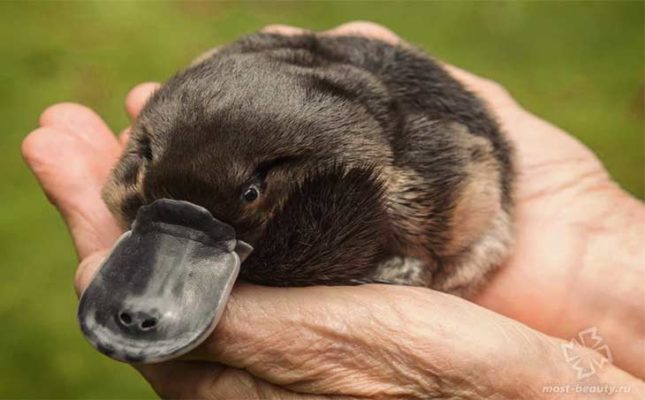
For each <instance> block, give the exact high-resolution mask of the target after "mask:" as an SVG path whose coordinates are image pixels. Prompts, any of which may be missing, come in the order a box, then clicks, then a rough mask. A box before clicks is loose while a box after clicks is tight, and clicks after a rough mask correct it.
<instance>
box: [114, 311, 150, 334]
mask: <svg viewBox="0 0 645 400" xmlns="http://www.w3.org/2000/svg"><path fill="white" fill-rule="evenodd" d="M117 320H118V323H119V324H120V325H121V326H123V327H124V328H127V330H128V331H132V330H134V331H135V332H136V331H139V332H144V331H151V330H153V329H155V328H157V327H158V325H159V316H158V315H157V313H156V312H145V311H139V310H128V309H126V310H122V311H120V312H119V314H118V315H117Z"/></svg>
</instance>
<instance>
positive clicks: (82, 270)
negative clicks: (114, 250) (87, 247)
mask: <svg viewBox="0 0 645 400" xmlns="http://www.w3.org/2000/svg"><path fill="white" fill-rule="evenodd" d="M109 253H110V250H108V249H106V250H99V251H97V252H95V253H92V254H90V255H88V256H87V257H85V258H83V260H82V261H81V263H80V264H79V265H78V268H77V269H76V275H75V276H74V290H76V295H77V296H79V297H80V296H81V294H82V293H83V292H84V291H85V289H87V287H88V286H89V285H90V282H92V279H94V276H95V275H96V273H97V272H98V270H99V268H100V267H101V265H102V264H103V261H104V260H105V258H106V257H107V256H108V254H109Z"/></svg>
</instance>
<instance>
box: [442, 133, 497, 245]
mask: <svg viewBox="0 0 645 400" xmlns="http://www.w3.org/2000/svg"><path fill="white" fill-rule="evenodd" d="M457 132H460V135H463V136H464V137H463V139H462V142H463V143H464V144H465V145H466V148H467V151H468V152H477V153H478V154H479V159H478V160H476V161H473V162H471V163H470V164H469V165H468V166H467V167H466V168H467V175H468V180H467V181H466V182H465V183H464V184H463V186H462V188H461V191H460V193H459V195H458V196H457V197H458V200H457V203H456V205H455V208H454V213H453V217H452V224H451V225H452V228H451V232H450V235H449V237H450V238H451V239H450V242H449V243H447V245H446V249H445V254H458V253H459V252H461V251H463V250H464V249H465V248H467V247H468V246H470V245H471V244H472V243H473V242H474V241H476V240H477V239H478V238H479V237H481V236H482V235H483V234H484V233H485V232H486V230H487V229H490V225H491V221H492V219H493V218H494V217H495V216H496V215H497V214H498V213H499V212H500V210H501V207H502V206H501V201H502V194H501V187H500V185H501V182H500V171H499V165H498V162H497V160H496V159H495V158H494V156H493V154H492V151H493V148H492V145H491V143H490V142H489V141H488V140H486V139H484V138H482V137H479V136H474V135H472V134H469V133H467V132H463V131H461V130H459V131H457Z"/></svg>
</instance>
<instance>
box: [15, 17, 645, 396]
mask: <svg viewBox="0 0 645 400" xmlns="http://www.w3.org/2000/svg"><path fill="white" fill-rule="evenodd" d="M355 26H356V24H351V25H349V26H347V27H342V28H340V29H339V31H341V30H347V29H346V28H350V27H355ZM350 30H351V29H350ZM383 32H385V33H388V32H387V31H384V30H383V29H382V28H379V29H377V30H376V31H375V33H376V34H379V33H383ZM372 33H374V30H372ZM390 35H391V34H390ZM451 72H452V73H453V74H455V75H457V76H459V78H460V80H461V81H462V82H465V83H468V84H470V85H472V86H471V87H472V88H473V89H474V90H476V91H478V92H479V93H480V94H482V95H483V96H485V97H486V99H487V101H488V102H489V104H490V105H491V106H492V107H493V108H494V109H495V111H496V113H497V115H498V117H499V118H500V120H501V121H502V122H503V124H504V125H505V127H506V130H507V131H508V132H509V133H510V135H511V136H512V137H513V139H514V142H515V143H516V144H517V146H518V150H519V153H520V156H521V157H520V158H519V160H520V161H521V163H520V167H521V168H520V170H521V172H522V173H523V176H524V179H523V180H521V181H520V185H519V186H518V189H519V196H518V197H519V198H520V200H521V201H520V203H519V209H518V215H519V216H520V219H519V222H520V224H519V229H518V232H519V235H518V237H517V239H518V246H517V247H515V249H516V250H515V252H514V255H513V258H512V259H511V262H510V263H509V264H507V265H505V267H504V269H502V270H501V271H500V273H499V274H497V275H496V276H495V278H494V279H493V281H492V282H491V283H490V284H489V285H486V287H484V290H483V291H482V292H480V295H479V296H478V297H477V298H476V301H477V302H478V303H480V304H483V305H485V306H486V307H489V308H491V309H493V310H496V311H500V312H503V313H505V314H507V315H511V316H512V317H514V318H516V319H519V320H521V321H523V322H525V323H528V324H530V325H533V326H537V327H540V329H542V330H543V331H545V332H546V333H550V334H553V335H558V336H560V335H561V336H562V337H564V338H568V337H571V336H573V335H575V333H576V332H577V331H579V330H581V329H584V328H586V327H588V326H591V325H594V326H598V327H599V330H600V331H601V332H602V331H605V332H608V335H609V336H606V339H608V340H611V341H612V343H614V345H613V346H612V351H613V352H614V354H615V357H616V362H618V363H619V365H622V366H623V367H624V368H628V369H630V370H631V371H632V372H633V373H638V369H637V367H638V363H639V360H642V357H641V355H639V354H638V352H635V351H634V349H633V348H631V347H629V346H628V344H629V343H630V342H628V341H624V340H623V339H624V338H625V337H626V336H625V335H627V336H628V335H629V332H628V331H626V330H625V329H623V330H615V329H611V327H612V321H613V319H612V315H614V313H611V312H610V313H607V312H606V311H602V310H608V309H607V308H604V307H599V305H600V304H604V303H608V304H609V303H611V302H612V301H615V300H616V299H617V298H620V291H621V288H624V286H621V287H613V288H612V292H611V296H609V297H607V296H604V295H603V293H605V292H603V291H598V290H592V289H593V288H599V287H604V285H602V284H600V282H598V280H601V281H604V280H605V279H606V276H608V275H607V274H602V273H601V274H596V273H594V274H592V275H588V274H586V271H599V268H601V267H602V265H603V264H602V262H601V263H600V264H598V263H597V261H602V260H603V258H602V252H601V253H594V254H593V256H592V255H591V254H590V255H589V257H585V258H584V260H585V261H586V262H585V265H586V267H585V268H584V269H577V267H578V266H582V263H576V262H570V261H571V260H572V259H582V257H581V256H582V255H580V254H578V255H576V254H574V253H573V251H575V250H580V249H582V248H583V247H580V246H574V247H569V246H568V244H569V243H571V240H573V239H574V238H575V240H576V243H578V242H577V240H579V239H580V237H579V236H578V235H577V234H575V232H578V231H577V230H576V231H572V230H571V228H572V227H573V226H572V225H571V224H575V226H577V227H580V226H583V225H585V224H588V223H590V222H591V221H593V220H594V218H596V216H597V215H599V214H603V213H605V212H606V211H607V208H603V207H602V205H603V204H605V205H606V206H607V207H609V208H611V209H614V208H615V207H618V208H619V209H621V210H628V209H631V210H633V211H634V212H636V211H638V210H641V212H642V208H641V207H640V205H638V204H637V203H635V202H633V201H632V200H630V198H629V197H627V196H625V194H624V193H622V192H620V191H616V190H615V187H613V186H610V185H606V186H603V187H604V188H606V189H607V190H599V189H598V190H595V191H594V192H593V193H587V194H583V192H582V191H580V190H575V189H576V188H578V189H580V187H579V186H578V182H587V181H586V180H582V179H577V177H580V176H581V174H583V175H584V176H589V168H591V167H594V168H596V169H597V170H598V172H602V171H604V170H603V169H602V166H601V165H600V164H599V163H598V162H597V160H596V159H595V158H594V157H593V156H592V155H591V154H590V153H589V152H588V150H586V149H585V148H584V147H582V146H580V144H579V143H577V142H575V141H573V140H571V139H570V138H569V137H568V136H567V135H566V134H564V133H563V132H562V131H559V130H557V129H555V128H553V127H552V126H550V125H548V124H546V123H544V121H541V120H539V119H537V118H535V117H533V116H531V115H530V114H528V113H526V112H525V111H523V110H522V109H521V108H519V107H517V105H516V104H514V103H513V101H512V99H510V97H508V95H507V94H505V93H503V92H502V91H501V90H499V89H498V87H497V86H496V85H494V84H491V83H490V82H486V81H484V80H481V79H479V78H476V77H473V76H471V75H469V74H466V73H463V72H459V71H455V70H454V69H451ZM141 92H142V90H138V91H136V92H134V94H133V95H132V96H130V101H129V110H130V112H131V113H136V112H137V110H138V109H139V107H140V103H139V102H140V101H143V97H142V93H141ZM41 124H42V126H43V127H42V128H40V129H38V130H37V131H35V132H34V133H32V134H31V135H30V136H29V137H28V138H27V140H26V141H25V144H24V147H23V150H24V154H25V157H26V158H27V160H28V162H29V164H30V166H31V167H32V169H33V170H34V172H35V173H36V175H37V177H38V178H39V180H40V182H41V184H42V185H43V188H44V189H45V191H46V192H47V193H48V196H49V198H50V199H51V200H52V201H53V202H54V203H55V204H56V205H57V206H58V208H59V210H60V211H61V213H62V214H63V216H64V217H65V219H66V221H67V222H68V225H69V227H70V230H71V232H72V234H73V237H74V240H75V244H76V246H77V250H78V253H79V256H80V257H81V259H82V260H83V262H82V263H81V267H80V268H79V273H78V275H77V284H78V286H77V288H78V290H79V291H80V290H83V289H84V288H85V287H86V286H87V284H88V283H89V281H90V279H91V277H92V275H93V273H94V271H96V268H97V267H98V265H99V264H100V260H101V259H102V258H103V257H104V256H105V253H103V252H97V251H98V250H101V249H105V248H106V247H108V246H110V244H111V243H113V241H114V240H115V239H116V237H117V236H118V235H119V233H118V229H117V227H116V225H115V223H114V220H113V218H112V217H111V216H110V214H109V213H108V212H107V210H106V209H105V207H104V206H103V205H102V202H101V201H100V197H99V191H98V189H99V187H100V185H101V184H102V182H103V181H104V179H105V176H106V174H107V173H108V171H109V168H110V167H111V166H112V163H113V160H114V157H115V155H117V154H118V153H120V152H121V151H122V148H121V146H120V145H119V144H118V143H117V142H116V140H114V139H113V138H112V136H111V134H110V132H109V130H108V129H107V128H106V127H105V125H104V124H103V123H102V121H101V120H100V119H99V118H98V117H97V116H96V115H95V114H93V113H91V112H90V111H89V110H87V109H85V108H82V107H79V106H75V105H69V104H63V105H58V106H55V107H52V108H51V109H49V110H48V111H47V112H46V113H44V114H43V117H42V118H41ZM52 148H55V149H57V151H56V152H51V151H50V149H52ZM566 158H575V159H576V160H578V162H577V163H576V164H575V165H573V164H572V165H571V166H570V167H569V168H566V169H562V168H560V165H561V164H560V163H555V164H550V161H557V160H558V159H566ZM60 160H65V163H61V162H60ZM581 160H583V161H584V162H581ZM70 163H71V164H73V165H75V166H77V168H65V165H69V164H70ZM533 165H535V166H539V170H538V169H534V168H533V167H532V166H533ZM576 166H581V167H584V168H577V167H576ZM596 176H597V175H596ZM565 181H566V182H571V185H573V186H563V185H562V182H565ZM556 187H557V188H563V189H561V190H555V189H554V188H556ZM595 187H596V188H599V186H598V185H597V186H595ZM549 188H551V189H552V190H549ZM603 199H604V200H603ZM563 201H564V204H563ZM558 202H559V204H560V205H559V206H558ZM553 207H555V208H556V209H557V210H559V212H558V213H557V218H549V216H548V212H549V210H553V209H554V208H553ZM630 220H631V221H633V220H634V218H630ZM616 222H617V221H616ZM625 222H626V223H625V224H619V225H617V226H621V227H627V226H629V225H630V224H629V223H628V221H625ZM603 232H604V233H607V232H609V231H607V230H605V231H603ZM612 232H614V233H619V232H617V231H616V230H613V231H612ZM623 232H625V233H627V232H628V231H626V230H623ZM572 235H573V236H572ZM551 238H553V239H555V240H556V242H553V240H551ZM600 239H601V238H599V237H596V241H595V242H594V243H595V246H593V247H590V248H588V249H591V250H594V249H603V248H604V247H603V246H601V242H600V241H599V240H600ZM607 239H610V240H611V237H607ZM546 243H550V244H549V246H547V247H544V245H545V244H546ZM558 245H561V246H564V247H558ZM547 248H548V251H542V250H541V249H547ZM594 251H595V250H594ZM561 256H562V257H565V258H562V257H561ZM594 265H595V267H594ZM621 265H623V264H621V262H620V260H619V259H616V258H614V263H613V264H612V271H613V272H611V274H612V276H614V277H617V276H620V275H623V274H622V273H621V267H620V266H621ZM601 269H602V268H601ZM572 275H575V276H577V277H578V279H577V280H576V281H575V282H572V281H569V280H563V279H560V278H561V277H562V276H572ZM596 278H597V279H596ZM594 279H596V280H595V281H596V282H597V283H598V284H593V282H594ZM568 283H572V284H575V289H576V290H573V291H567V290H559V289H558V288H560V287H561V286H566V285H567V284H568ZM585 288H586V289H585ZM563 289H564V288H563ZM554 290H555V291H554ZM558 293H560V294H567V297H566V299H567V302H572V303H573V304H576V305H577V307H576V308H575V309H574V308H564V309H563V308H562V304H564V303H563V300H564V299H563V298H562V297H561V296H559V295H558ZM584 294H589V295H590V296H592V298H593V302H587V301H585V299H584V298H582V297H585V296H583V295H584ZM627 295H628V293H627V292H625V293H624V296H626V297H628V296H627ZM617 296H618V297H617ZM585 304H588V305H590V306H592V307H593V308H592V309H584V305H585ZM581 306H582V307H583V308H582V309H581ZM612 309H613V310H620V307H619V305H618V304H615V303H614V308H609V310H612ZM594 310H600V311H601V312H603V315H602V318H596V317H594V313H593V311H594ZM574 311H575V313H573V312H574ZM550 315H558V316H561V317H562V318H567V320H569V321H570V322H571V323H569V324H565V325H562V324H551V325H549V324H547V325H545V318H550V317H549V316H550ZM402 321H407V323H405V324H404V325H401V322H402ZM341 322H342V323H341ZM412 322H414V323H412ZM547 322H548V321H547ZM574 323H575V324H574ZM424 327H427V328H428V329H424ZM375 328H378V329H377V330H375ZM438 328H441V329H438ZM395 332H396V333H395ZM442 332H443V334H442ZM621 332H622V333H621ZM446 335H447V336H446ZM500 335H501V337H502V338H503V340H502V341H501V342H500V341H498V340H496V339H495V338H498V337H500ZM394 339H395V340H394ZM529 339H530V340H531V343H533V344H534V345H535V346H533V347H531V345H530V344H529V343H528V342H527V340H529ZM534 341H535V342H534ZM553 342H555V343H553ZM622 343H624V344H625V346H623V345H622ZM403 344H405V346H402V345H403ZM527 346H528V347H529V348H541V349H544V352H542V353H534V352H526V351H525V349H526V348H527ZM558 346H559V345H558V343H557V342H556V341H555V340H554V339H549V338H546V337H545V336H543V335H540V334H538V333H537V332H535V331H532V330H530V329H527V328H526V327H525V326H523V325H521V324H517V323H515V322H514V321H511V320H508V319H505V318H500V317H499V316H496V315H495V314H493V313H490V312H486V311H485V310H483V309H481V308H480V307H477V306H474V305H470V304H469V303H466V302H464V301H460V300H459V299H457V298H454V297H449V296H441V295H440V294H438V293H434V292H432V291H428V290H425V289H415V288H403V287H392V286H389V287H388V286H369V287H364V288H308V289H277V288H260V287H249V286H245V287H240V288H239V289H238V290H236V291H234V301H233V302H232V303H231V307H229V309H228V310H227V311H226V314H225V317H224V319H223V320H222V323H221V325H220V326H219V327H218V328H217V329H216V333H215V335H213V336H211V339H210V340H209V341H208V342H207V343H206V344H205V345H204V346H202V347H201V348H200V349H199V351H197V352H195V353H193V354H192V355H191V356H190V358H192V359H201V360H208V361H217V362H221V363H224V364H226V365H229V366H233V367H235V368H227V369H222V367H220V366H218V365H216V364H212V363H204V362H202V363H190V362H182V361H173V362H170V363H163V364H160V365H155V366H139V367H138V368H139V369H140V370H141V371H142V372H143V373H144V375H145V376H146V377H147V379H149V380H150V382H151V383H152V384H153V387H154V388H155V389H156V390H157V391H158V392H159V393H160V394H162V395H164V396H169V397H207V396H208V397H213V396H219V397H245V398H250V397H253V398H255V397H271V396H274V395H275V396H282V397H284V396H292V395H296V394H294V391H295V392H298V393H297V394H304V393H312V394H319V395H324V394H336V395H338V394H345V395H352V396H369V395H370V393H371V394H372V395H373V394H374V393H375V392H374V391H375V390H377V391H378V392H379V393H381V394H383V395H390V396H394V397H399V398H400V397H403V396H408V397H412V396H415V395H418V397H424V396H425V397H427V396H428V395H429V394H430V393H434V394H435V395H437V396H444V397H449V396H453V397H455V396H458V397H459V396H460V397H467V394H468V393H471V394H472V392H468V388H466V387H464V385H463V384H464V382H471V383H473V384H475V385H479V386H478V387H480V388H485V389H486V390H492V391H495V392H497V393H506V394H508V395H509V396H511V397H515V398H517V397H526V396H529V393H527V392H526V391H529V392H530V393H531V394H535V392H534V391H533V390H532V389H535V388H537V389H539V387H540V385H541V382H545V381H547V382H551V383H552V382H553V381H557V382H564V379H565V377H567V376H569V375H567V374H570V373H571V369H570V366H568V365H561V368H560V369H558V367H556V365H557V363H558V362H560V364H563V363H564V361H563V360H560V359H558V358H556V359H537V358H539V357H540V356H541V355H544V356H546V357H547V358H548V356H549V355H557V354H559V350H558V349H557V348H558ZM343 349H351V351H349V354H348V353H343ZM460 349H461V350H464V351H465V352H466V353H464V352H461V351H457V350H460ZM549 349H552V351H551V350H549ZM630 349H631V350H630ZM339 351H340V352H341V353H339ZM516 354H522V357H521V362H519V363H518V362H517V361H518V360H517V359H516V358H514V355H516ZM368 355H369V357H368ZM356 357H359V358H360V361H361V362H360V363H358V364H357V363H356V362H353V360H356ZM509 357H510V358H509ZM405 359H409V360H415V361H414V362H412V361H411V362H410V363H408V364H407V365H405V364H396V363H394V364H393V363H392V361H393V360H398V361H402V360H405ZM419 360H424V362H423V363H419ZM630 360H632V361H631V362H630ZM311 361H315V363H313V364H312V363H311ZM368 361H369V366H370V368H369V369H366V368H365V367H366V366H367V364H366V363H367V362H368ZM492 364H495V365H510V364H512V365H514V366H515V368H513V370H511V371H507V374H506V375H504V376H500V375H499V374H498V373H497V371H495V370H494V369H493V370H490V369H487V368H481V367H482V366H485V365H492ZM444 365H450V366H451V368H448V369H443V368H442V366H444ZM545 365H550V366H551V367H552V368H544V366H545ZM388 366H390V367H397V366H398V367H397V368H395V369H394V370H390V369H388V368H387V367H388ZM534 366H537V367H536V368H534ZM402 367H405V369H401V368H402ZM238 368H240V369H238ZM475 368H476V369H477V371H478V374H473V373H472V371H473V369H475ZM242 369H246V371H243V370H242ZM339 371H340V372H339ZM370 371H372V372H373V373H374V374H372V375H366V373H367V372H370ZM403 372H406V373H405V374H403ZM558 372H560V373H561V374H558ZM490 373H493V374H494V377H491V376H490ZM543 373H544V374H547V375H548V374H549V373H553V374H554V375H553V376H551V377H549V376H545V375H542V374H543ZM460 374H462V375H460ZM601 375H604V376H608V375H610V376H611V377H612V378H610V379H606V380H605V381H607V382H612V383H618V382H619V380H620V379H617V378H619V377H620V376H621V375H620V374H618V375H617V374H616V369H615V368H613V367H609V368H605V369H603V370H602V371H601ZM623 375H624V374H623ZM379 376H380V377H387V379H386V380H385V381H383V380H382V379H379ZM414 377H418V378H420V379H419V380H418V381H416V383H415V382H410V381H407V380H402V379H403V378H406V379H412V380H414ZM514 377H515V378H517V379H515V378H514ZM520 377H521V378H522V379H519V378H520ZM501 378H508V379H501ZM571 378H572V379H573V380H574V381H575V377H574V376H571ZM514 379H515V380H514ZM526 379H529V380H528V381H527V380H526ZM459 382H461V383H459ZM623 383H625V381H623ZM632 383H633V382H632ZM632 389H633V390H632V393H636V392H637V391H638V390H639V389H638V386H637V384H635V385H634V386H632ZM464 390H466V391H464Z"/></svg>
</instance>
